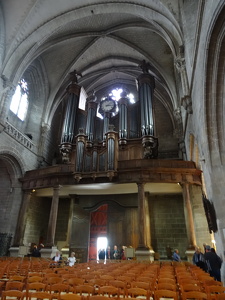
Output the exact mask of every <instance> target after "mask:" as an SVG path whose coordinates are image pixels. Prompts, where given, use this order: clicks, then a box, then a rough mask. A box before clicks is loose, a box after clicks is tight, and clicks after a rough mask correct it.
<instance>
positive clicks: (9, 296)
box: [2, 290, 25, 300]
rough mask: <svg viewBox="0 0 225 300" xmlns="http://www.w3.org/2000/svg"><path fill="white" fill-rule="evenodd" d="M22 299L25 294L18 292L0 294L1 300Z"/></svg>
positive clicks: (10, 291) (11, 291)
mask: <svg viewBox="0 0 225 300" xmlns="http://www.w3.org/2000/svg"><path fill="white" fill-rule="evenodd" d="M24 297H25V293H23V292H21V291H18V290H9V291H3V292H2V300H6V299H11V300H12V299H16V300H23V299H24Z"/></svg>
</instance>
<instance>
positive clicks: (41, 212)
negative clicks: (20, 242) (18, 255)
mask: <svg viewBox="0 0 225 300" xmlns="http://www.w3.org/2000/svg"><path fill="white" fill-rule="evenodd" d="M50 208H51V198H37V197H35V196H34V195H33V196H32V197H31V200H30V205H29V208H28V212H27V219H26V228H25V234H24V245H28V244H29V243H44V244H45V242H46V237H47V229H48V221H49V214H50Z"/></svg>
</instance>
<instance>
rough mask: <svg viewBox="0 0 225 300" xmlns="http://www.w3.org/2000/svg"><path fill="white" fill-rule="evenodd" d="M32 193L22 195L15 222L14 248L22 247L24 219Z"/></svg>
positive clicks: (27, 192)
mask: <svg viewBox="0 0 225 300" xmlns="http://www.w3.org/2000/svg"><path fill="white" fill-rule="evenodd" d="M31 195H32V191H30V190H29V191H25V192H24V195H23V201H22V204H21V207H20V212H19V217H18V221H17V227H16V233H15V238H14V246H22V245H23V238H24V232H25V227H26V219H27V213H28V206H29V203H30V199H31Z"/></svg>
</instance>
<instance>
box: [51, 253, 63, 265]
mask: <svg viewBox="0 0 225 300" xmlns="http://www.w3.org/2000/svg"><path fill="white" fill-rule="evenodd" d="M52 260H53V261H54V264H55V265H60V264H61V263H62V255H61V254H60V252H59V251H57V252H56V254H55V256H53V258H52Z"/></svg>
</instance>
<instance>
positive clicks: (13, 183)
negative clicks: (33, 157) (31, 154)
mask: <svg viewBox="0 0 225 300" xmlns="http://www.w3.org/2000/svg"><path fill="white" fill-rule="evenodd" d="M22 166H23V164H22V163H21V161H20V160H19V158H18V157H16V155H14V154H12V153H10V151H0V175H1V209H2V211H3V212H4V218H3V217H2V218H1V220H0V228H1V230H0V231H1V232H6V233H10V234H12V235H13V236H14V234H15V231H16V224H17V218H18V213H19V210H20V206H21V202H22V184H21V182H20V181H19V179H20V178H21V177H22V174H23V171H24V170H23V167H22Z"/></svg>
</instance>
